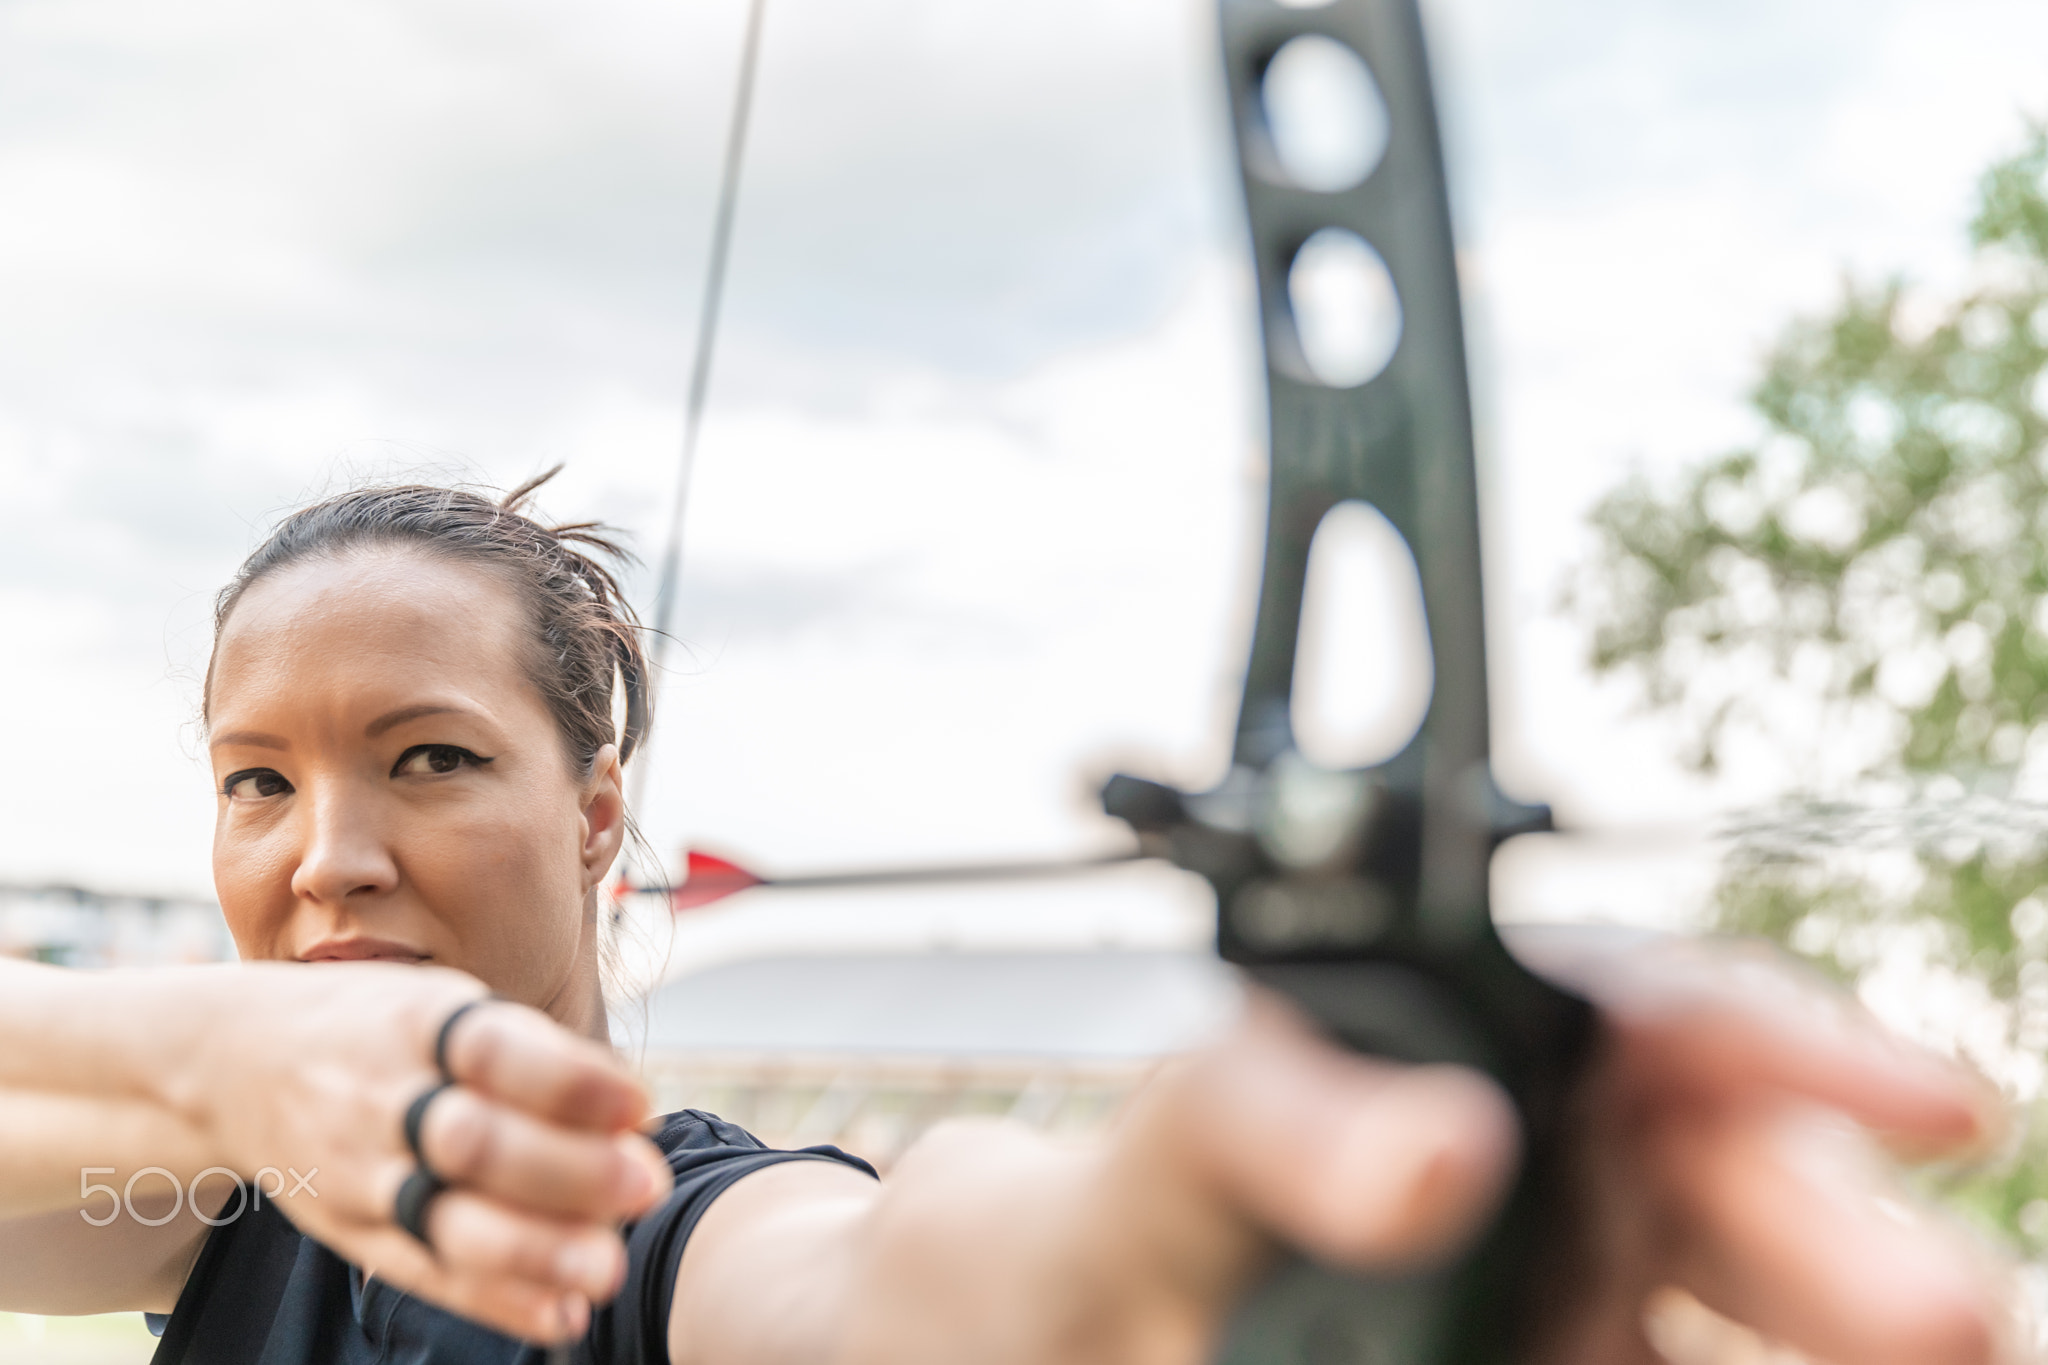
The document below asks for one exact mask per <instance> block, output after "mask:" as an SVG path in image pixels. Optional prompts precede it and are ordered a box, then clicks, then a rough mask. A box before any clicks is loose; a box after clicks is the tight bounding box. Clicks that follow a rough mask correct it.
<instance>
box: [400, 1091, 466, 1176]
mask: <svg viewBox="0 0 2048 1365" xmlns="http://www.w3.org/2000/svg"><path fill="white" fill-rule="evenodd" d="M454 1084H455V1083H454V1082H453V1081H441V1082H439V1083H437V1084H434V1085H430V1086H428V1087H427V1088H426V1089H425V1090H422V1091H421V1092H420V1096H419V1098H418V1099H416V1100H414V1101H413V1102H412V1103H411V1104H408V1105H407V1106H406V1107H405V1145H406V1146H408V1147H410V1148H412V1157H413V1160H415V1161H417V1162H419V1163H420V1169H422V1170H427V1169H429V1165H428V1162H427V1153H426V1149H425V1148H423V1147H421V1146H420V1125H421V1124H423V1123H425V1122H426V1121H427V1106H428V1105H430V1104H432V1103H433V1102H434V1101H435V1100H436V1099H438V1098H440V1095H441V1092H442V1091H444V1090H450V1089H453V1088H454Z"/></svg>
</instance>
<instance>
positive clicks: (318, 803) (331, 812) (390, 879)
mask: <svg viewBox="0 0 2048 1365" xmlns="http://www.w3.org/2000/svg"><path fill="white" fill-rule="evenodd" d="M301 809H302V810H305V811H306V812H307V816H306V818H307V821H308V825H309V828H308V829H307V830H306V842H305V847H304V849H303V851H302V852H301V854H300V857H299V865H298V866H297V867H296V868H294V869H293V871H292V894H293V895H295V896H297V897H298V898H299V899H301V900H314V901H321V902H325V903H328V904H333V905H339V904H341V903H343V902H345V901H347V900H348V899H349V898H350V897H351V896H359V895H371V896H374V895H378V894H381V893H385V892H390V891H394V890H396V889H397V887H398V864H397V863H396V862H395V861H394V860H393V858H392V856H391V850H390V849H389V847H387V846H386V844H385V841H384V839H383V837H382V834H381V831H380V830H379V828H378V825H377V822H376V821H375V820H374V819H372V818H370V815H369V812H367V811H365V810H363V809H362V808H361V805H360V803H354V802H351V801H349V800H348V799H347V795H346V794H345V793H339V792H329V793H317V792H316V793H314V794H313V800H311V801H308V802H305V803H304V804H303V805H302V807H301Z"/></svg>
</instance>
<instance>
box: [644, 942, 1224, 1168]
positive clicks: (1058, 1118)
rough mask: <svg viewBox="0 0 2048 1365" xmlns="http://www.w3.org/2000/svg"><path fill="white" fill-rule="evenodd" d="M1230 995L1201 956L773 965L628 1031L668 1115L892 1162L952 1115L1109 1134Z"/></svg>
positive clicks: (650, 1006) (1078, 955)
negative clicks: (702, 1114)
mask: <svg viewBox="0 0 2048 1365" xmlns="http://www.w3.org/2000/svg"><path fill="white" fill-rule="evenodd" d="M1235 1000H1236V987H1235V984H1234V982H1233V980H1232V978H1231V977H1230V975H1229V974H1228V972H1227V970H1226V969H1225V968H1223V966H1222V965H1221V964H1220V963H1218V962H1217V961H1216V959H1215V958H1214V957H1213V956H1211V955H1209V954H1206V953H1196V952H1172V951H1100V952H1090V951H1070V952H946V951H937V952H891V953H852V954H834V955H829V956H828V955H778V956H768V957H759V958H753V959H749V960H744V961H737V962H728V963H724V964H721V965H717V966H712V967H708V968H704V969H702V970H699V971H695V972H691V973H689V974H686V975H684V976H681V977H678V978H676V979H674V980H672V981H670V982H668V983H667V984H665V985H664V986H662V987H661V988H660V989H659V990H657V991H656V992H654V994H652V995H651V996H650V997H649V998H648V999H647V1000H646V1001H645V1002H644V1004H643V1005H642V1006H640V1007H639V1008H638V1010H637V1012H636V1011H635V1010H634V1009H630V1008H629V1009H628V1010H626V1011H623V1012H621V1014H620V1015H619V1017H618V1018H617V1021H616V1022H617V1025H618V1027H617V1031H616V1032H617V1036H618V1037H619V1038H621V1039H622V1040H624V1041H626V1042H627V1045H628V1046H629V1047H632V1048H634V1049H636V1050H637V1052H638V1053H639V1055H640V1057H641V1060H642V1066H643V1069H644V1072H645V1074H646V1076H647V1078H648V1081H649V1084H650V1085H651V1087H652V1089H653V1091H654V1097H655V1102H656V1105H657V1107H658V1108H660V1109H661V1110H663V1111H668V1110H674V1109H681V1108H696V1109H708V1110H710V1111H712V1112H714V1113H717V1114H719V1115H721V1116H723V1117H725V1118H729V1119H731V1120H732V1121H734V1122H735V1123H738V1124H740V1125H742V1126H744V1127H746V1128H748V1129H750V1130H751V1131H753V1132H754V1133H756V1134H758V1135H759V1136H760V1137H761V1138H762V1139H763V1140H765V1141H767V1142H769V1143H771V1144H774V1145H777V1146H787V1145H797V1146H801V1145H806V1144H810V1143H817V1142H831V1143H836V1144H838V1145H839V1146H841V1147H844V1148H846V1149H847V1150H849V1151H852V1152H855V1153H857V1154H858V1155H861V1156H864V1157H866V1158H868V1159H869V1160H870V1161H873V1162H874V1163H875V1164H876V1165H878V1166H882V1167H886V1166H888V1165H889V1164H890V1163H891V1162H893V1161H894V1160H895V1159H896V1157H897V1156H898V1155H900V1154H901V1153H902V1151H903V1149H904V1148H905V1147H906V1146H908V1145H909V1144H910V1142H911V1141H913V1140H914V1139H915V1138H916V1137H917V1136H918V1135H919V1134H920V1133H922V1132H923V1131H924V1130H925V1129H927V1128H929V1127H930V1126H931V1125H932V1124H934V1123H936V1122H938V1121H939V1120H940V1119H943V1118H948V1117H952V1116H955V1115H968V1114H989V1115H1006V1116H1008V1117H1011V1118H1015V1119H1019V1120H1022V1121H1024V1122H1026V1123H1029V1124H1031V1125H1032V1126H1034V1127H1037V1128H1042V1129H1047V1130H1051V1131H1055V1132H1072V1133H1082V1132H1089V1131H1094V1130H1097V1129H1099V1128H1101V1127H1102V1126H1103V1125H1105V1124H1106V1123H1107V1122H1108V1121H1109V1119H1110V1118H1111V1116H1112V1115H1114V1113H1115V1112H1116V1109H1117V1106H1118V1105H1119V1104H1120V1103H1121V1101H1122V1099H1123V1097H1124V1096H1125V1095H1126V1094H1127V1093H1128V1092H1129V1091H1130V1089H1131V1088H1132V1086H1134V1085H1135V1084H1136V1083H1137V1082H1138V1081H1139V1080H1140V1079H1141V1078H1142V1077H1143V1076H1144V1075H1145V1073H1146V1072H1147V1071H1149V1070H1150V1069H1151V1068H1152V1067H1153V1066H1155V1065H1156V1064H1157V1063H1158V1061H1159V1059H1160V1058H1162V1057H1164V1056H1168V1055H1170V1054H1172V1053H1175V1052H1180V1051H1184V1050H1185V1049H1187V1048H1189V1047H1193V1046H1195V1045H1197V1044H1198V1043H1200V1042H1201V1041H1202V1040H1203V1039H1204V1038H1206V1037H1209V1036H1211V1035H1212V1034H1213V1033H1214V1032H1215V1031H1216V1030H1217V1029H1218V1028H1219V1027H1220V1026H1221V1025H1222V1024H1223V1023H1224V1022H1225V1021H1226V1020H1227V1019H1228V1018H1229V1017H1230V1014H1231V1011H1232V1010H1233V1008H1234V1005H1235Z"/></svg>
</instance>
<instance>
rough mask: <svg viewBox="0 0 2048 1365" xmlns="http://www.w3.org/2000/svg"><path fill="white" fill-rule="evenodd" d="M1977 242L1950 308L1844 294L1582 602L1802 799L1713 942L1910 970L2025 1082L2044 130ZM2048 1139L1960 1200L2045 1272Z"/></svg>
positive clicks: (2037, 1033)
mask: <svg viewBox="0 0 2048 1365" xmlns="http://www.w3.org/2000/svg"><path fill="white" fill-rule="evenodd" d="M1970 236H1971V241H1972V244H1973V247H1974V257H1973V262H1974V271H1973V276H1972V279H1973V281H1974V283H1973V285H1972V286H1971V287H1969V288H1968V289H1967V290H1966V291H1964V292H1962V293H1961V294H1959V295H1958V296H1954V297H1949V298H1945V299H1934V300H1930V299H1927V298H1925V297H1921V296H1916V295H1915V294H1914V293H1913V292H1912V291H1909V290H1908V289H1907V288H1906V287H1905V285H1904V284H1903V283H1902V282H1901V281H1900V280H1899V279H1896V278H1894V279H1892V280H1889V281H1886V282H1884V283H1882V284H1877V285H1869V284H1859V283H1856V282H1853V281H1852V282H1851V283H1849V284H1848V285H1847V286H1846V288H1845V291H1844V295H1843V297H1842V300H1841V302H1840V303H1839V305H1838V306H1837V307H1836V308H1835V310H1834V311H1833V312H1832V313H1831V314H1830V315H1828V316H1826V317H1822V318H1818V319H1808V320H1802V321H1799V322H1796V323H1794V324H1793V325H1792V326H1790V327H1789V328H1788V329H1787V330H1786V331H1785V333H1784V334H1783V336H1782V337H1781V338H1780V340H1779V342H1778V343H1777V345H1776V346H1775V347H1774V348H1773V350H1772V351H1771V353H1770V355H1769V357H1768V359H1767V360H1766V362H1765V365H1764V372H1763V376H1762V379H1761V380H1760V382H1759V383H1758V384H1757V386H1756V388H1755V390H1754V391H1753V393H1752V395H1751V402H1752V403H1753V405H1754V408H1755V411H1756V413H1757V414H1758V416H1760V417H1761V419H1762V422H1763V427H1764V430H1765V433H1766V434H1765V435H1764V436H1763V438H1762V439H1760V440H1759V441H1757V442H1756V443H1754V444H1753V445H1750V446H1748V447H1746V448H1744V449H1740V450H1736V451H1732V452H1730V453H1727V454H1724V455H1722V456H1720V457H1718V458H1714V459H1711V460H1707V461H1705V462H1703V463H1701V464H1699V465H1698V466H1696V467H1694V468H1692V469H1689V470H1687V471H1685V472H1684V473H1683V474H1682V475H1681V476H1680V477H1679V478H1677V479H1675V480H1673V481H1671V482H1668V483H1664V484H1656V483H1652V482H1650V481H1648V480H1646V479H1643V478H1640V477H1638V478H1636V479H1634V480H1632V481H1631V482H1629V483H1628V484H1626V485H1625V486H1623V487H1622V488H1620V489H1618V490H1617V491H1615V492H1614V493H1612V494H1610V495H1609V496H1608V497H1607V498H1606V499H1604V500H1603V501H1602V502H1601V503H1600V504H1599V505H1598V507H1597V508H1596V510H1595V511H1594V513H1593V518H1592V521H1593V526H1594V529H1595V531H1596V534H1597V538H1598V544H1599V547H1600V548H1599V552H1598V554H1597V555H1596V556H1595V558H1594V559H1593V561H1592V562H1590V563H1589V564H1588V565H1587V566H1586V569H1585V571H1584V572H1583V573H1582V574H1581V575H1580V577H1579V578H1578V580H1577V581H1576V582H1575V584H1574V586H1573V590H1572V593H1571V598H1570V600H1571V604H1572V606H1573V609H1574V610H1575V612H1576V613H1577V614H1578V615H1579V617H1580V618H1581V619H1582V620H1583V621H1584V622H1585V623H1586V624H1587V625H1588V626H1589V627H1590V631H1591V638H1592V658H1591V662H1592V664H1593V666H1594V668H1595V670H1596V671H1598V672H1601V673H1619V674H1624V675H1628V676H1632V677H1633V678H1635V679H1636V680H1637V682H1638V683H1639V685H1640V687H1641V690H1642V696H1643V699H1644V702H1645V704H1646V705H1647V706H1648V707H1649V708H1651V709H1652V710H1655V711H1658V712H1662V713H1664V714H1666V715H1668V716H1670V717H1672V718H1673V719H1674V720H1675V721H1676V722H1677V724H1678V726H1679V730H1680V733H1681V734H1682V736H1683V745H1684V753H1685V757H1686V758H1687V759H1688V760H1689V761H1690V762H1691V763H1692V764H1693V765H1695V766H1696V767H1698V768H1700V769H1701V770H1703V771H1712V770H1714V769H1716V768H1717V767H1718V766H1719V765H1720V764H1721V763H1722V762H1723V761H1724V759H1726V758H1727V757H1728V756H1729V755H1730V753H1731V752H1733V751H1734V750H1735V749H1737V748H1739V747H1740V746H1741V745H1742V744H1744V743H1752V744H1754V743H1757V742H1758V741H1760V740H1761V741H1762V742H1765V743H1768V744H1769V745H1770V746H1771V748H1772V750H1773V751H1774V752H1776V753H1779V754H1782V755H1785V756H1787V757H1788V761H1789V762H1790V764H1791V766H1792V767H1793V769H1794V773H1795V779H1796V780H1795V782H1794V784H1793V785H1794V787H1795V789H1796V791H1795V798H1794V799H1793V800H1792V801H1790V802H1788V804H1787V806H1786V807H1785V809H1783V810H1781V811H1778V812H1774V813H1772V814H1771V815H1770V816H1769V817H1766V818H1758V819H1755V820H1752V821H1750V822H1749V823H1748V824H1747V826H1746V827H1745V828H1743V829H1741V830H1739V831H1737V832H1736V837H1735V839H1734V842H1733V845H1732V848H1731V852H1730V854H1729V856H1728V858H1727V860H1726V862H1725V863H1724V866H1723V870H1722V875H1721V878H1720V881H1719V884H1718V886H1717V888H1716V892H1715V901H1714V909H1715V914H1716V918H1717V920H1718V922H1719V924H1720V926H1721V927H1723V928H1726V929H1730V930H1734V931H1737V932H1743V933H1751V934H1762V935H1766V936H1768V937H1771V938H1774V939H1776V940H1778V941H1780V942H1782V943H1785V944H1787V945H1789V946H1791V947H1792V948H1794V949H1795V950H1797V951H1800V952H1802V953H1804V954H1806V955H1807V956H1809V957H1812V958H1814V959H1816V960H1817V961H1819V962H1820V963H1821V964H1822V965H1823V966H1824V967H1825V968H1827V969H1828V970H1831V971H1833V972H1836V973H1838V974H1840V975H1842V976H1843V977H1845V978H1848V979H1852V980H1854V979H1859V978H1861V979H1867V978H1868V976H1869V974H1870V973H1872V972H1873V971H1875V970H1877V969H1878V968H1879V967H1880V966H1881V965H1882V964H1883V963H1885V962H1886V961H1888V960H1893V961H1895V960H1896V957H1897V955H1898V954H1899V953H1900V952H1901V951H1907V952H1910V953H1912V954H1914V955H1916V957H1917V962H1918V966H1919V970H1921V971H1924V972H1929V973H1934V974H1938V975H1940V976H1941V979H1943V980H1945V981H1948V982H1950V983H1957V982H1960V983H1962V984H1963V985H1965V986H1968V987H1970V988H1971V989H1974V990H1975V991H1977V992H1979V993H1980V994H1981V996H1982V997H1983V999H1984V1002H1985V1004H1984V1013H1985V1015H1986V1016H1987V1017H1989V1018H1991V1019H1994V1020H1998V1021H2001V1022H2002V1031H2001V1036H1999V1037H1997V1038H1995V1039H1991V1040H1989V1042H1987V1041H1986V1040H1984V1039H1982V1038H1979V1039H1978V1040H1977V1050H1978V1051H1979V1052H1980V1055H1981V1054H1984V1053H1986V1052H1991V1053H1998V1054H1999V1055H2000V1056H2002V1057H2003V1058H2004V1060H2005V1062H2006V1064H2007V1070H2008V1072H2009V1073H2012V1071H2013V1068H2015V1067H2017V1068H2019V1069H2020V1070H2022V1071H2023V1070H2024V1068H2025V1066H2026V1064H2027V1059H2028V1058H2030V1057H2031V1058H2034V1059H2038V1058H2040V1056H2041V1055H2042V1053H2043V1051H2044V1050H2048V806H2043V805H2040V804H2037V803H2036V802H2034V801H2031V800H2030V799H2029V798H2030V797H2036V796H2038V795H2042V794H2048V126H2043V127H2036V128H2035V129H2033V130H2032V133H2031V136H2030V137H2029V139H2028V141H2027V144H2026V145H2025V147H2024V148H2023V149H2022V150H2021V151H2020V152H2019V153H2018V154H2017V155H2015V156H2013V157H2011V158H2009V159H2007V160H2005V161H2002V162H2000V163H1998V164H1996V165H1994V166H1993V167H1992V168H1991V169H1990V170H1989V171H1988V172H1986V173H1985V175H1984V177H1983V179H1982V181H1981V184H1980V190H1979V199H1978V208H1977V213H1976V216H1975V218H1974V219H1973V221H1972V223H1971V226H1970ZM2044 1130H2048V1122H2044V1123H2041V1124H2036V1125H2034V1132H2035V1133H2036V1136H2034V1137H2031V1138H2025V1139H2023V1140H2022V1141H2021V1143H2020V1145H2019V1149H2018V1150H2016V1151H2014V1152H2012V1153H2010V1154H2009V1156H2008V1158H2007V1159H2006V1160H2005V1161H2004V1162H2003V1163H2001V1164H2000V1165H1999V1166H1998V1167H1997V1168H1995V1169H1990V1170H1979V1171H1975V1172H1971V1173H1968V1174H1965V1175H1957V1176H1954V1177H1952V1178H1951V1179H1950V1181H1949V1184H1948V1189H1947V1193H1948V1194H1949V1195H1950V1196H1951V1197H1952V1198H1953V1199H1954V1200H1955V1201H1956V1202H1957V1203H1959V1204H1960V1205H1962V1206H1964V1207H1966V1208H1968V1209H1970V1210H1972V1211H1973V1212H1974V1213H1976V1214H1977V1215H1978V1216H1980V1217H1981V1218H1983V1219H1984V1220H1985V1221H1987V1222H1988V1223H1990V1224H1992V1225H1994V1226H1996V1227H1998V1228H2000V1229H2002V1230H2004V1231H2005V1232H2006V1233H2008V1234H2009V1235H2011V1236H2013V1237H2015V1238H2016V1239H2018V1240H2019V1241H2020V1242H2021V1243H2022V1244H2023V1245H2025V1246H2027V1247H2028V1248H2029V1249H2030V1250H2032V1251H2034V1252H2036V1253H2040V1252H2043V1251H2048V1132H2044Z"/></svg>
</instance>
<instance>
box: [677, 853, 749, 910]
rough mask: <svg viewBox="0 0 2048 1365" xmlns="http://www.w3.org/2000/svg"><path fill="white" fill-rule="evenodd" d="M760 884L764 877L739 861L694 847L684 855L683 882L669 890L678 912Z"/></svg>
mask: <svg viewBox="0 0 2048 1365" xmlns="http://www.w3.org/2000/svg"><path fill="white" fill-rule="evenodd" d="M759 885H761V878H759V877H757V876H755V875H754V874H753V873H751V872H749V871H747V870H746V869H745V868H744V867H741V866H740V865H739V864H738V863H730V862H727V861H726V860H725V859H723V858H718V857H714V856H712V855H711V854H709V853H699V852H697V851H696V850H695V849H691V850H690V851H689V853H688V854H687V855H685V859H684V865H683V884H682V885H681V886H679V887H677V888H675V890H673V891H671V892H670V893H669V908H670V909H671V910H675V911H678V912H680V911H683V910H697V909H701V908H702V907H704V906H707V905H710V904H712V903H714V902H716V901H722V900H724V899H725V898H726V897H727V896H731V895H735V894H737V893H738V892H741V891H745V890H746V889H747V888H748V887H751V886H759Z"/></svg>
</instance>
